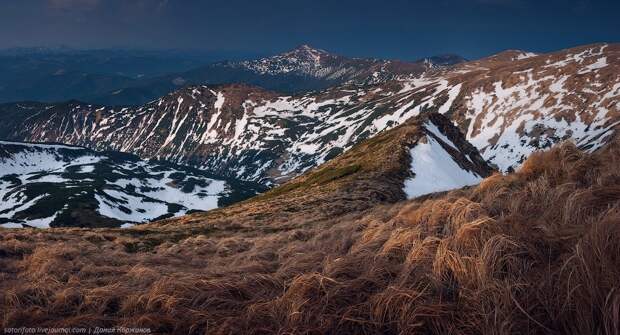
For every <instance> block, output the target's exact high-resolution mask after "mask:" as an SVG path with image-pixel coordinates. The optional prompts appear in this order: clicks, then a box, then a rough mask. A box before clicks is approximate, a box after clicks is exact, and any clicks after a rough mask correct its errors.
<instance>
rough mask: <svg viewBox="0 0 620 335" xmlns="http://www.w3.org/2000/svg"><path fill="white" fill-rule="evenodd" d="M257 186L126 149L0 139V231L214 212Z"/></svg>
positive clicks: (99, 224)
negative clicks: (110, 150)
mask: <svg viewBox="0 0 620 335" xmlns="http://www.w3.org/2000/svg"><path fill="white" fill-rule="evenodd" d="M261 190H263V189H262V188H260V187H259V186H256V185H252V184H248V183H239V182H236V181H234V180H224V179H222V178H218V177H214V176H211V175H209V174H206V173H204V172H201V171H198V170H195V169H190V168H186V167H182V166H175V165H173V164H169V163H163V162H149V161H142V160H139V159H138V158H137V157H135V156H132V155H128V154H118V153H97V152H93V151H91V150H87V149H84V148H80V147H70V146H64V145H48V144H31V143H15V142H0V200H2V202H1V204H0V227H5V228H15V227H22V226H23V225H27V226H30V227H37V228H48V227H50V226H52V227H60V226H73V227H105V226H107V227H118V226H120V225H121V224H123V223H141V222H144V221H149V220H153V219H162V218H167V217H172V216H180V215H183V214H185V213H187V212H188V211H196V210H202V211H206V210H210V209H214V208H217V207H218V206H222V205H228V204H230V203H232V202H235V201H239V200H243V199H245V198H248V197H250V196H253V195H255V194H256V193H257V192H258V191H261ZM124 226H127V225H124Z"/></svg>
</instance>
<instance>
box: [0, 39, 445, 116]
mask: <svg viewBox="0 0 620 335" xmlns="http://www.w3.org/2000/svg"><path fill="white" fill-rule="evenodd" d="M245 56H246V57H241V54H240V55H236V54H235V53H215V52H198V51H194V52H192V51H175V50H162V51H140V50H122V49H118V50H117V49H102V50H74V49H71V48H63V47H60V48H17V49H8V50H0V72H2V73H3V74H4V76H3V77H0V103H2V102H14V101H41V102H57V101H64V100H71V99H77V100H81V101H86V102H90V103H99V104H108V105H139V104H144V103H147V102H149V101H152V100H155V99H157V98H159V97H161V96H163V95H165V94H168V93H170V92H172V91H175V90H177V89H179V88H182V87H184V86H188V85H203V84H211V85H212V84H226V83H237V82H243V83H248V84H253V85H257V86H261V87H263V88H266V89H269V90H276V91H281V92H285V93H293V92H306V91H309V90H316V89H324V88H327V87H329V86H333V85H338V84H342V83H343V82H345V81H347V80H355V81H357V82H371V81H372V82H377V81H379V80H385V79H390V78H393V77H394V76H395V75H398V74H403V73H413V74H416V73H419V72H420V71H423V70H424V69H425V67H428V66H429V64H426V63H420V62H399V61H384V60H378V59H361V58H348V57H344V56H338V55H335V54H331V53H329V52H327V51H324V50H320V49H315V48H312V47H310V46H307V45H302V46H300V47H298V48H296V49H293V50H291V51H288V52H284V53H281V54H279V55H275V56H271V57H263V58H258V59H254V60H250V61H239V60H238V59H247V55H245ZM312 57H318V58H317V59H318V62H316V63H315V62H314V59H313V58H312ZM222 59H228V60H227V61H221V60H222ZM436 65H437V64H436Z"/></svg>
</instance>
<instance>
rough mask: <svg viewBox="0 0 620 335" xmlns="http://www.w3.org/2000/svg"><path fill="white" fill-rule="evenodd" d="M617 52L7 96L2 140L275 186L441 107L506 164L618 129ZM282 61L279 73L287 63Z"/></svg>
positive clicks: (614, 48)
mask: <svg viewBox="0 0 620 335" xmlns="http://www.w3.org/2000/svg"><path fill="white" fill-rule="evenodd" d="M306 51H308V52H309V50H307V49H305V50H304V54H305V52H306ZM318 55H319V56H317V57H319V58H322V57H323V58H326V56H321V55H322V54H318ZM619 57H620V45H617V44H597V45H588V46H583V47H577V48H573V49H567V50H562V51H558V52H553V53H548V54H541V55H536V54H532V53H525V52H521V51H506V52H503V53H500V54H498V55H494V56H491V57H488V58H484V59H481V60H476V61H471V62H465V63H459V64H456V65H452V66H448V67H444V66H439V67H428V68H426V69H425V70H424V71H422V72H416V73H417V74H411V73H409V74H402V75H395V76H394V77H392V76H387V77H384V76H382V75H379V76H377V77H376V78H375V79H376V80H375V81H372V82H364V83H357V82H351V80H347V82H345V83H344V84H341V85H337V86H333V87H330V88H327V89H324V90H320V91H313V92H310V93H304V94H300V95H286V94H279V93H276V92H273V91H268V90H265V89H263V88H259V87H256V86H249V85H246V84H228V85H219V86H192V87H187V88H184V89H181V90H178V91H175V92H173V93H170V94H168V95H166V96H164V97H162V98H160V99H158V100H155V101H153V102H150V103H148V104H145V105H142V106H137V107H108V106H104V105H93V104H86V103H80V102H77V101H70V102H67V103H60V104H42V103H12V104H4V105H0V110H2V111H3V112H2V115H0V121H2V122H1V123H0V124H2V126H0V137H1V138H4V139H8V140H12V141H32V142H59V143H67V144H73V145H80V146H85V147H88V148H91V149H95V150H113V151H122V152H129V153H133V154H136V155H138V156H140V157H141V158H144V159H151V158H153V159H163V160H168V161H171V162H174V163H178V164H186V165H191V166H194V167H199V168H201V169H206V170H209V171H211V172H213V173H215V174H217V175H221V176H226V177H231V178H237V179H241V180H246V181H252V182H259V183H263V184H265V185H271V184H278V183H282V182H284V181H286V180H288V179H290V178H292V177H294V176H297V175H299V174H301V173H303V172H305V171H307V170H309V169H311V168H313V167H315V166H318V165H320V164H322V163H324V162H327V161H329V160H330V159H332V158H333V157H336V156H337V155H339V154H341V153H342V152H344V151H346V150H348V149H349V148H351V147H352V146H353V145H355V144H356V143H359V142H360V141H362V140H364V139H367V138H370V137H372V136H374V135H376V134H378V133H380V132H383V131H386V130H388V129H391V128H393V127H395V126H397V125H399V124H402V123H403V122H405V121H406V120H408V119H410V118H412V117H415V116H417V115H420V114H423V113H428V112H437V113H439V114H443V115H445V116H447V117H448V118H449V119H450V120H451V121H452V122H453V123H454V124H455V125H456V126H457V127H458V128H459V129H460V131H461V132H462V133H463V134H464V135H465V138H466V140H467V141H469V142H471V143H472V144H473V145H474V146H475V147H476V148H477V149H478V150H479V151H480V153H481V154H482V156H483V157H484V159H485V160H486V161H487V162H488V163H489V164H492V165H493V166H495V167H496V168H497V169H499V170H500V171H504V172H505V171H511V170H513V169H515V168H517V167H518V166H519V165H520V164H521V163H522V162H523V161H524V159H525V158H526V157H527V156H528V155H529V154H531V153H532V152H534V151H536V150H539V149H545V148H549V147H551V146H552V145H553V144H555V143H559V142H561V141H565V140H572V141H574V142H576V143H577V145H578V146H579V147H581V148H584V149H586V150H589V151H594V150H596V149H597V148H599V147H601V146H602V145H603V144H604V143H606V142H607V141H608V140H609V139H610V138H611V135H612V134H613V132H614V130H615V129H616V128H617V127H618V124H619V123H620V114H619V112H620V106H619V104H618V96H619V95H620V75H619V74H620V59H619ZM293 59H299V57H297V56H294V57H293ZM291 62H293V61H292V60H291ZM245 64H246V66H252V67H257V66H258V65H257V64H262V63H261V62H255V63H245ZM247 64H252V65H247ZM277 64H278V66H277V67H274V68H273V69H274V71H275V69H277V71H288V70H286V69H287V67H286V65H283V64H285V62H284V61H281V60H280V61H278V63H277ZM296 64H297V63H296ZM304 64H305V63H304ZM297 65H299V64H297ZM299 66H300V68H304V69H305V70H304V71H307V72H308V73H314V72H312V71H310V70H308V69H310V66H309V65H307V64H305V65H299ZM373 66H374V65H371V68H372V69H374V67H373ZM259 69H262V70H260V71H267V70H265V69H264V68H259ZM328 69H331V68H329V67H328V68H327V69H325V70H324V71H315V72H316V73H327V72H328ZM313 71H314V70H313ZM373 71H374V70H373ZM367 72H368V73H370V72H372V71H367ZM372 73H376V72H372ZM388 73H392V74H394V72H393V71H390V72H388ZM362 77H364V76H362ZM347 78H349V79H350V77H347ZM364 78H367V77H364Z"/></svg>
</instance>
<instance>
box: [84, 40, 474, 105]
mask: <svg viewBox="0 0 620 335" xmlns="http://www.w3.org/2000/svg"><path fill="white" fill-rule="evenodd" d="M463 60H464V59H463V58H461V57H459V56H455V55H449V56H437V57H430V58H425V59H422V60H419V61H415V62H405V61H398V60H383V59H375V58H350V57H345V56H340V55H336V54H333V53H330V52H327V51H325V50H321V49H316V48H313V47H311V46H309V45H300V46H298V47H297V48H295V49H293V50H290V51H287V52H283V53H281V54H278V55H275V56H270V57H263V58H259V59H255V60H248V61H222V62H216V63H213V64H209V65H205V66H202V67H199V68H196V69H192V70H190V71H185V72H181V73H174V74H170V75H166V76H162V77H158V78H153V79H149V80H144V81H142V82H140V83H137V84H136V85H133V86H129V87H126V88H122V89H120V90H118V91H114V92H110V93H109V94H107V95H99V96H93V97H90V98H89V99H88V101H90V102H95V103H100V104H111V105H123V104H127V103H129V104H132V103H144V102H147V101H151V100H153V99H155V98H156V97H159V96H162V95H164V94H167V93H169V92H172V91H174V90H176V89H179V88H181V87H183V86H187V85H214V84H230V83H245V84H249V85H254V86H259V87H262V88H265V89H267V90H272V91H278V92H282V93H288V94H295V93H297V94H299V93H303V92H307V91H313V90H321V89H326V88H329V87H332V86H336V85H342V84H345V83H350V84H359V85H368V84H376V83H381V82H385V81H388V80H394V79H397V78H400V77H405V76H406V77H411V76H416V75H420V74H421V73H423V72H425V71H427V70H429V69H431V68H437V67H445V66H450V65H454V64H458V63H459V62H462V61H463Z"/></svg>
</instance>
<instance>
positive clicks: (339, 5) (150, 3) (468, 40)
mask: <svg viewBox="0 0 620 335" xmlns="http://www.w3.org/2000/svg"><path fill="white" fill-rule="evenodd" d="M619 14H620V0H608V1H602V0H546V1H545V0H538V1H534V0H430V1H404V0H393V1H390V0H384V1H366V0H356V1H350V0H331V1H323V0H253V1H240V0H221V1H211V0H202V1H199V0H167V1H166V0H0V48H9V47H16V46H41V45H44V46H56V45H68V46H72V47H77V48H107V47H130V48H156V49H160V48H164V49H170V48H180V49H203V50H218V51H247V52H250V53H261V54H271V53H275V52H280V51H284V50H287V49H290V48H292V47H294V46H296V45H299V44H303V43H307V44H310V45H313V46H315V47H318V48H322V49H326V50H329V51H333V52H336V53H340V54H344V55H350V56H374V57H381V58H400V59H416V58H419V57H422V56H427V55H434V54H440V53H458V54H460V55H463V56H465V57H468V58H478V57H481V56H485V55H489V54H492V53H495V52H497V51H501V50H505V49H524V50H529V51H538V52H541V51H550V50H556V49H561V48H565V47H571V46H575V45H579V44H587V43H593V42H620V17H619Z"/></svg>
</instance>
